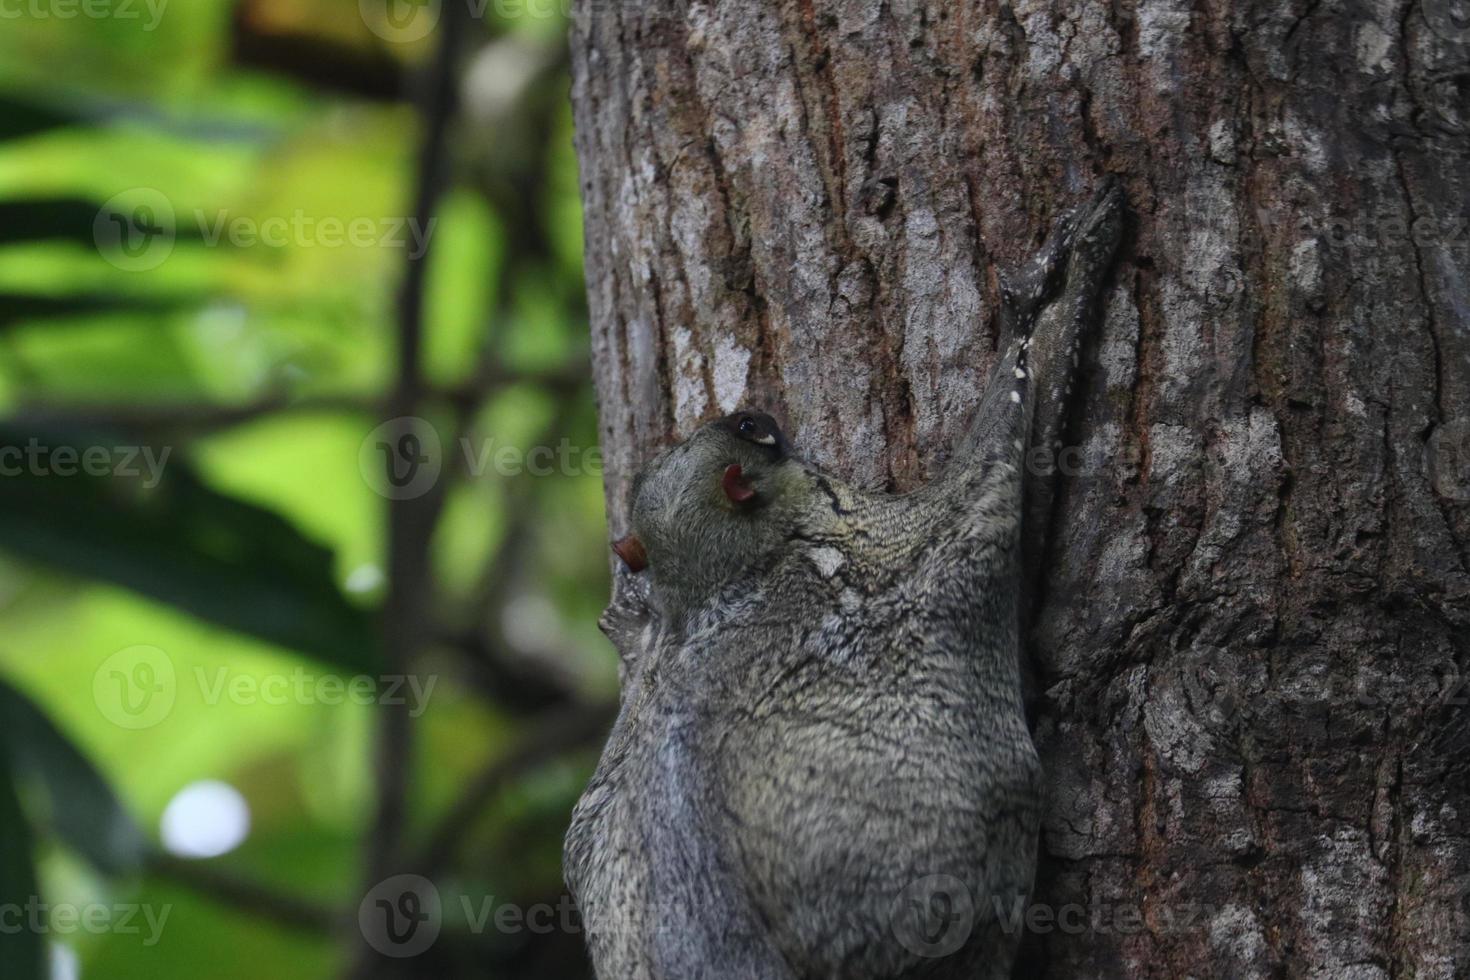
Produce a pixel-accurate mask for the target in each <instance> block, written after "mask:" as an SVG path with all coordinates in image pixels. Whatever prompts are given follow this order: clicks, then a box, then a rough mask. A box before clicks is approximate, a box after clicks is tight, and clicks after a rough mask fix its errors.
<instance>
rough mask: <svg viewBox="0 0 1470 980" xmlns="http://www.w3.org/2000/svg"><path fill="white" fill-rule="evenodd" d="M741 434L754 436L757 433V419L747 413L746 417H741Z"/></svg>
mask: <svg viewBox="0 0 1470 980" xmlns="http://www.w3.org/2000/svg"><path fill="white" fill-rule="evenodd" d="M740 434H741V435H742V436H753V435H755V419H753V418H751V417H750V416H749V415H747V416H745V418H743V419H741V420H740Z"/></svg>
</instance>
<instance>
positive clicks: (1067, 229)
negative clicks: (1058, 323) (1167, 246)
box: [998, 175, 1123, 340]
mask: <svg viewBox="0 0 1470 980" xmlns="http://www.w3.org/2000/svg"><path fill="white" fill-rule="evenodd" d="M1122 202H1123V193H1122V190H1121V188H1120V187H1119V185H1118V181H1117V179H1116V178H1114V177H1112V176H1111V175H1110V176H1108V177H1106V178H1105V179H1104V180H1103V182H1102V185H1101V186H1100V187H1099V188H1098V190H1097V192H1096V193H1095V194H1093V197H1092V200H1091V201H1089V202H1087V203H1086V204H1078V205H1075V206H1073V207H1070V208H1068V209H1067V210H1066V211H1063V212H1062V213H1061V215H1059V216H1058V217H1057V219H1056V221H1054V222H1052V228H1051V233H1050V234H1048V235H1047V237H1046V241H1045V242H1043V243H1042V246H1041V248H1039V249H1038V250H1037V251H1036V254H1035V255H1033V256H1032V257H1031V258H1030V260H1028V261H1027V262H1026V263H1025V264H1024V265H1022V266H1021V268H1019V269H1017V270H1015V271H1014V272H1012V273H1009V274H1007V273H1005V272H999V273H998V278H999V280H1000V294H1001V335H1002V336H1003V337H1011V338H1013V339H1017V340H1018V339H1021V338H1024V337H1026V336H1028V335H1029V334H1030V333H1031V329H1032V326H1033V325H1034V324H1035V322H1036V317H1037V316H1038V315H1039V313H1040V312H1041V308H1042V307H1043V306H1045V305H1046V303H1047V302H1048V301H1049V300H1050V299H1051V298H1052V297H1053V296H1055V295H1056V294H1057V291H1058V289H1059V288H1060V286H1061V284H1062V280H1063V273H1064V272H1065V273H1068V278H1069V279H1070V270H1069V266H1070V264H1071V263H1070V262H1069V260H1070V259H1071V258H1072V255H1073V252H1074V251H1075V249H1076V245H1077V242H1078V241H1079V239H1082V240H1087V241H1089V246H1088V248H1087V252H1088V253H1089V255H1088V263H1089V265H1096V264H1101V265H1102V266H1103V267H1104V268H1106V266H1107V263H1108V261H1109V260H1110V259H1111V257H1112V250H1113V249H1114V248H1116V247H1117V239H1118V232H1119V230H1120V229H1121V227H1122V222H1121V220H1120V218H1121V214H1122V210H1123V207H1122ZM1109 227H1111V228H1112V229H1113V230H1112V234H1111V239H1110V240H1111V244H1110V245H1109V246H1108V247H1107V249H1106V250H1103V249H1101V248H1099V247H1098V244H1099V243H1101V242H1102V241H1104V240H1105V239H1107V238H1108V233H1107V229H1108V228H1109ZM1104 252H1105V254H1104Z"/></svg>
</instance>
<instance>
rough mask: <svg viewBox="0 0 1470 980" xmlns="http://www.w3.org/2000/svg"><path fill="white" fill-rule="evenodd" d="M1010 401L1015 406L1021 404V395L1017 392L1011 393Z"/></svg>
mask: <svg viewBox="0 0 1470 980" xmlns="http://www.w3.org/2000/svg"><path fill="white" fill-rule="evenodd" d="M1011 401H1013V402H1015V403H1016V404H1017V405H1019V404H1021V393H1020V392H1019V391H1013V392H1011Z"/></svg>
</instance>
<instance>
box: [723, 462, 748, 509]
mask: <svg viewBox="0 0 1470 980" xmlns="http://www.w3.org/2000/svg"><path fill="white" fill-rule="evenodd" d="M720 485H721V486H723V487H724V489H725V496H726V497H727V498H728V499H729V501H730V503H732V504H748V503H750V502H751V501H752V500H754V499H755V487H753V486H751V485H750V481H749V480H747V479H746V478H745V470H744V469H742V468H741V466H740V464H739V463H731V464H730V465H729V466H727V467H725V475H724V477H723V478H722V479H721V481H720Z"/></svg>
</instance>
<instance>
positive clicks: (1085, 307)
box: [1022, 181, 1123, 585]
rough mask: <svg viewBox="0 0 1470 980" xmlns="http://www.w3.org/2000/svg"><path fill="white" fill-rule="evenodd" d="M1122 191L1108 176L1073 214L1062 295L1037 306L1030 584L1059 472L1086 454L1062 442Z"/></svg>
mask: <svg viewBox="0 0 1470 980" xmlns="http://www.w3.org/2000/svg"><path fill="white" fill-rule="evenodd" d="M1122 218H1123V195H1122V192H1121V190H1120V189H1119V188H1118V186H1117V184H1116V183H1114V182H1111V181H1110V182H1108V183H1107V184H1105V185H1104V186H1103V187H1102V188H1101V189H1100V190H1099V192H1098V193H1097V195H1096V196H1094V198H1093V200H1092V202H1091V203H1090V204H1089V205H1087V206H1085V207H1084V208H1082V209H1080V210H1079V211H1078V212H1077V213H1076V214H1075V215H1072V216H1069V219H1068V221H1069V223H1070V225H1071V233H1072V234H1071V242H1070V250H1069V253H1068V255H1067V258H1066V263H1065V268H1064V270H1062V275H1060V276H1059V277H1058V278H1060V279H1061V282H1060V283H1059V284H1058V285H1059V289H1058V292H1057V293H1056V295H1054V296H1052V297H1050V298H1048V299H1046V300H1045V301H1044V302H1043V303H1042V305H1041V306H1040V308H1039V309H1038V310H1036V311H1035V313H1034V316H1035V320H1034V323H1033V324H1032V325H1031V331H1030V337H1029V342H1027V343H1026V345H1025V350H1026V352H1027V355H1028V356H1027V358H1026V361H1027V370H1028V371H1029V373H1030V375H1031V382H1032V387H1031V393H1030V395H1031V404H1032V411H1031V418H1030V421H1029V427H1028V433H1027V440H1026V441H1027V444H1028V451H1027V458H1026V465H1025V467H1024V468H1025V477H1024V479H1025V483H1026V487H1025V501H1026V508H1025V518H1024V527H1025V532H1024V533H1025V546H1024V547H1023V549H1022V551H1023V554H1024V559H1025V575H1024V577H1023V581H1025V582H1026V583H1028V585H1030V584H1032V583H1034V582H1035V580H1036V575H1037V573H1038V571H1039V569H1040V563H1041V560H1042V558H1043V557H1044V551H1045V548H1044V544H1045V539H1046V530H1047V525H1048V523H1049V521H1050V518H1051V511H1052V502H1053V499H1054V497H1055V495H1056V490H1057V483H1058V480H1059V478H1061V477H1064V476H1069V475H1070V476H1075V475H1077V466H1078V464H1080V463H1081V461H1082V456H1081V453H1080V452H1078V451H1076V450H1075V449H1069V448H1068V447H1067V446H1065V445H1064V442H1065V439H1064V435H1065V425H1066V420H1067V407H1068V405H1069V403H1070V402H1071V398H1072V394H1073V390H1074V388H1076V387H1077V385H1076V381H1077V369H1078V363H1079V359H1080V352H1081V347H1082V345H1083V344H1084V343H1086V342H1087V340H1088V338H1089V336H1090V335H1091V334H1093V333H1095V332H1096V329H1097V320H1098V311H1099V300H1100V298H1101V295H1102V291H1103V287H1104V285H1105V284H1106V281H1107V277H1108V273H1109V271H1110V269H1111V268H1112V264H1113V256H1114V254H1115V253H1116V252H1117V248H1118V242H1119V239H1120V238H1121V237H1122V226H1123V220H1122Z"/></svg>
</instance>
